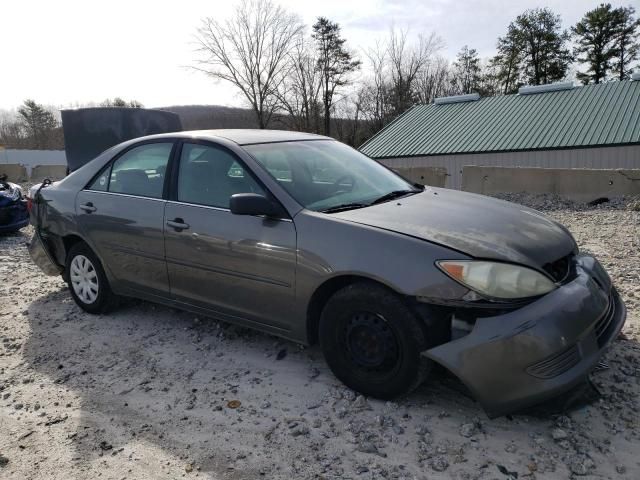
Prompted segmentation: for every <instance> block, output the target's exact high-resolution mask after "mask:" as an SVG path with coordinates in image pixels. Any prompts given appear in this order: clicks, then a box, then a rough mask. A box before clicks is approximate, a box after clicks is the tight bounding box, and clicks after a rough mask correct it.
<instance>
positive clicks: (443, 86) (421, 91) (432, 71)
mask: <svg viewBox="0 0 640 480" xmlns="http://www.w3.org/2000/svg"><path fill="white" fill-rule="evenodd" d="M450 94H451V71H450V66H449V62H448V61H447V59H446V58H444V57H441V56H436V57H434V58H432V59H431V60H430V61H429V62H428V63H427V65H425V68H424V69H423V70H422V72H420V75H419V76H418V79H417V81H416V96H417V98H416V100H417V101H418V103H422V104H429V103H431V102H433V100H434V99H436V98H438V97H444V96H447V95H450Z"/></svg>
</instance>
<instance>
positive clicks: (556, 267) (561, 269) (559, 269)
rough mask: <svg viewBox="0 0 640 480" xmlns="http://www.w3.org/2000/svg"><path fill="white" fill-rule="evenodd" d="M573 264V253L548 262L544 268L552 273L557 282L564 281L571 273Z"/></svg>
mask: <svg viewBox="0 0 640 480" xmlns="http://www.w3.org/2000/svg"><path fill="white" fill-rule="evenodd" d="M572 264H573V254H570V255H566V256H564V257H562V258H559V259H558V260H556V261H554V262H550V263H547V264H546V265H544V266H543V267H542V269H543V270H544V271H545V272H547V273H548V274H549V275H551V278H553V279H554V280H555V281H556V282H562V281H564V280H565V279H567V277H568V276H569V273H571V265H572Z"/></svg>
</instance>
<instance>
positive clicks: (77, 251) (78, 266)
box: [66, 243, 116, 313]
mask: <svg viewBox="0 0 640 480" xmlns="http://www.w3.org/2000/svg"><path fill="white" fill-rule="evenodd" d="M66 277H67V284H68V285H69V290H71V296H72V297H73V300H74V301H75V302H76V304H78V306H79V307H80V308H82V309H83V310H84V311H86V312H89V313H104V312H106V311H107V310H109V309H110V308H111V307H112V306H113V305H114V304H115V300H116V298H115V295H114V294H113V292H111V288H110V287H109V282H108V280H107V276H106V275H105V273H104V270H103V268H102V265H101V264H100V260H98V257H97V256H96V255H95V254H94V253H93V251H92V250H91V249H90V248H89V247H88V246H87V245H86V244H84V243H77V244H75V245H74V246H73V247H72V248H71V250H70V251H69V253H68V255H67V264H66Z"/></svg>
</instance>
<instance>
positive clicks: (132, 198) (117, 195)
mask: <svg viewBox="0 0 640 480" xmlns="http://www.w3.org/2000/svg"><path fill="white" fill-rule="evenodd" d="M173 146H174V142H173V141H172V140H169V141H167V140H163V141H157V142H145V143H144V144H136V145H134V146H133V147H131V148H129V149H128V150H126V151H125V152H124V153H122V154H120V155H119V156H118V157H117V158H115V159H114V160H113V161H111V162H110V163H109V164H108V165H107V166H106V167H105V168H104V169H103V170H102V171H101V172H100V173H99V174H98V176H97V177H96V178H95V179H94V180H93V182H92V183H91V184H90V185H88V186H87V188H85V189H84V190H82V191H81V192H80V193H79V194H78V196H77V197H76V214H77V219H78V223H79V225H80V228H81V230H82V231H83V232H84V234H85V237H86V238H87V239H88V241H89V243H90V244H91V246H92V248H93V249H94V250H95V251H96V252H97V254H98V256H99V257H100V259H101V260H102V262H103V264H104V267H105V268H106V269H107V270H108V271H109V272H110V273H111V276H112V277H113V278H114V280H115V282H114V285H113V288H114V289H115V290H116V291H125V290H129V291H134V292H138V293H143V294H145V293H146V294H164V295H168V293H169V280H168V276H167V268H166V263H165V261H164V233H163V229H164V208H165V204H166V201H165V200H164V199H163V192H164V190H165V172H166V169H167V165H168V162H169V158H170V157H171V153H172V149H173Z"/></svg>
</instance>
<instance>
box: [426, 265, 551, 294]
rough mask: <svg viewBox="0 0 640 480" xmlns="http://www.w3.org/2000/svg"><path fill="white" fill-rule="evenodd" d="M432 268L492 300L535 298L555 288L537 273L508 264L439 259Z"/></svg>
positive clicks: (549, 281) (548, 280)
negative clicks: (436, 267) (438, 269)
mask: <svg viewBox="0 0 640 480" xmlns="http://www.w3.org/2000/svg"><path fill="white" fill-rule="evenodd" d="M436 265H437V266H438V267H439V268H440V269H441V270H442V271H443V272H444V273H446V274H447V275H449V276H450V277H451V278H453V279H454V280H455V281H456V282H459V283H461V284H463V285H464V286H466V287H468V288H470V289H471V290H473V291H475V292H478V293H479V294H481V295H485V296H488V297H493V298H504V299H518V298H527V297H537V296H538V295H544V294H545V293H549V292H550V291H551V290H554V289H555V288H556V285H555V284H554V283H553V282H552V281H551V280H550V279H549V278H547V277H545V276H544V275H542V274H541V273H540V272H537V271H535V270H532V269H530V268H527V267H520V266H518V265H511V264H509V263H499V262H487V261H483V260H441V261H439V262H436Z"/></svg>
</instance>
